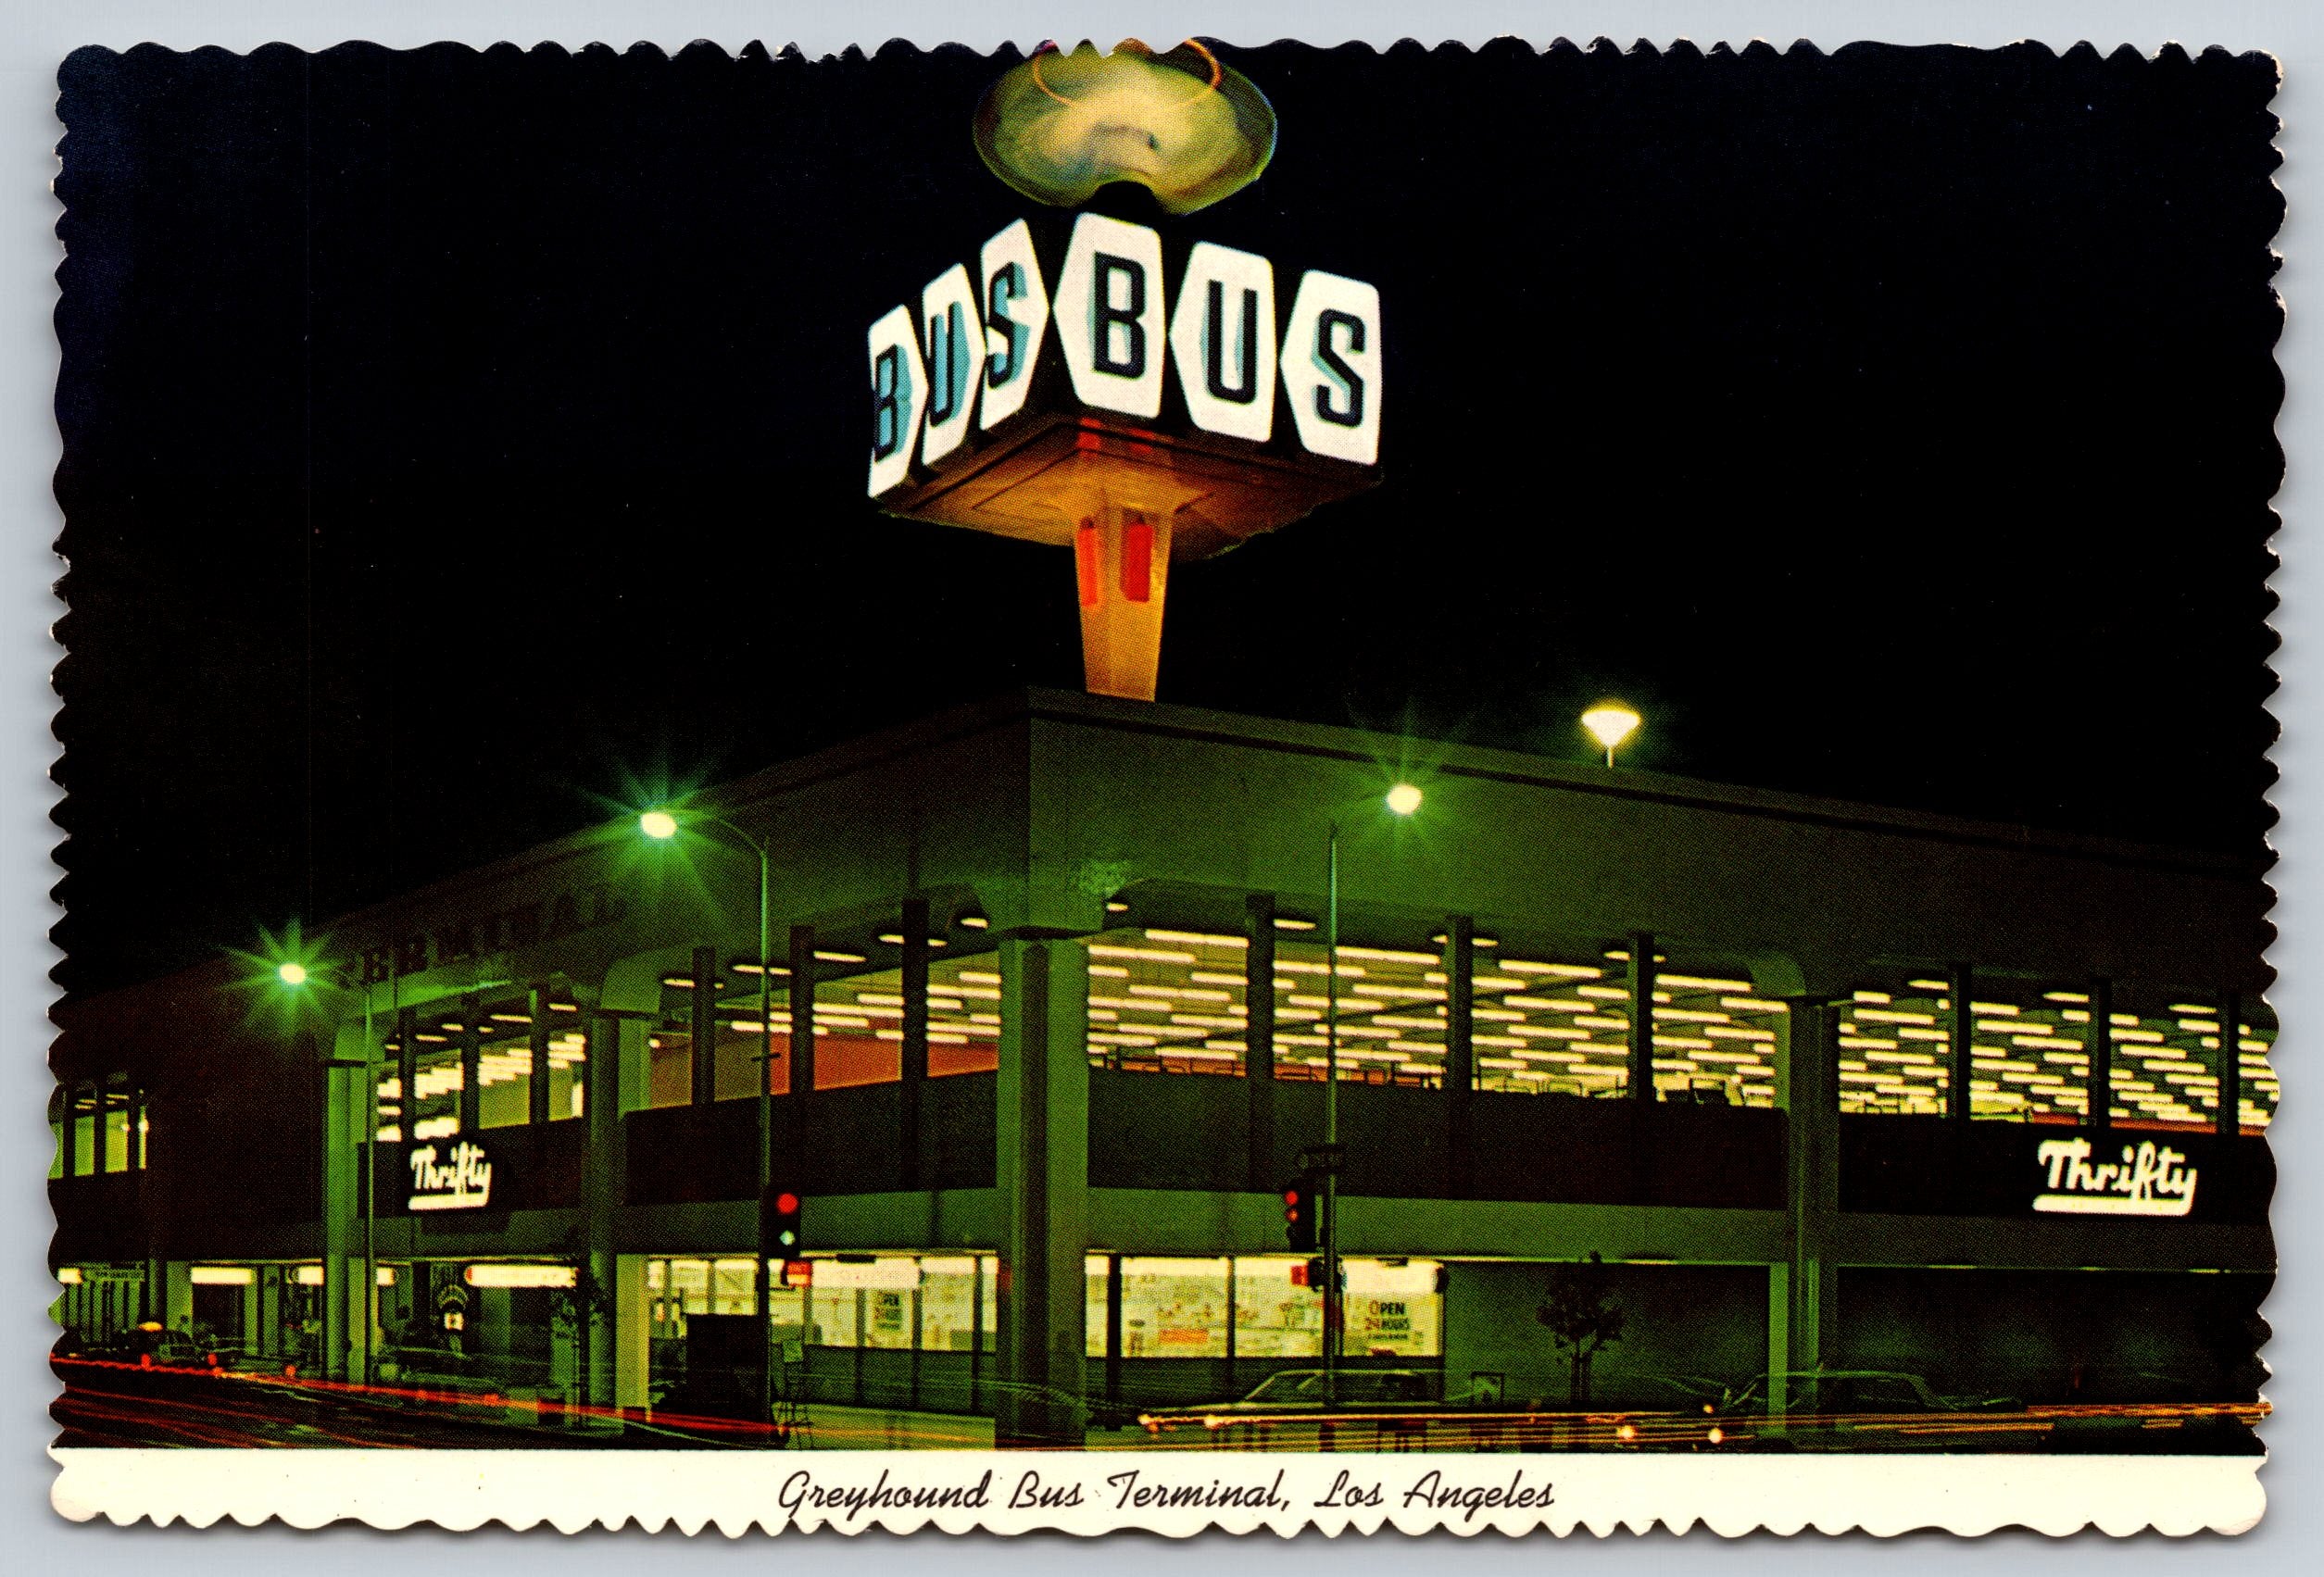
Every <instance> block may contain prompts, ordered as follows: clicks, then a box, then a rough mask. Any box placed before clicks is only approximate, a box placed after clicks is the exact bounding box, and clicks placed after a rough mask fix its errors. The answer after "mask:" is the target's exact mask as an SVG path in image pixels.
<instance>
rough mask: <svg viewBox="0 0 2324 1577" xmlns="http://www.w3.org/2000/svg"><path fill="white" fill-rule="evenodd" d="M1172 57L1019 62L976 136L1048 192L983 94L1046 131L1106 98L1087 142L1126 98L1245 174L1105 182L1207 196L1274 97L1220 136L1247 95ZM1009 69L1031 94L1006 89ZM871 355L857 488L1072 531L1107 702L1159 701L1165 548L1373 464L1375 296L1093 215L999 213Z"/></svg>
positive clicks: (1356, 484) (988, 521)
mask: <svg viewBox="0 0 2324 1577" xmlns="http://www.w3.org/2000/svg"><path fill="white" fill-rule="evenodd" d="M1181 53H1182V51H1173V52H1172V55H1171V56H1149V55H1148V54H1146V53H1145V52H1144V51H1143V50H1142V49H1137V48H1136V47H1135V46H1130V45H1124V49H1123V50H1122V51H1118V52H1117V53H1116V54H1115V55H1112V56H1096V55H1094V54H1093V53H1091V52H1089V51H1087V49H1084V50H1082V51H1077V52H1076V53H1075V54H1074V55H1073V56H1057V55H1055V54H1054V53H1048V54H1043V55H1036V56H1035V57H1034V59H1033V60H1030V61H1028V62H1026V63H1025V65H1024V66H1021V67H1019V68H1017V69H1016V70H1015V71H1013V72H1011V73H1010V74H1009V75H1008V76H1006V77H1004V78H1003V79H1002V80H1001V81H1000V82H999V83H998V84H996V86H995V89H994V92H993V94H988V95H987V97H986V106H985V108H984V110H982V111H980V119H979V128H978V131H979V146H980V149H982V150H983V151H985V153H986V158H987V162H990V163H993V165H994V168H995V169H996V170H997V171H999V172H1001V173H1002V174H1003V177H1004V179H1008V180H1009V181H1010V183H1011V185H1013V186H1016V187H1017V188H1018V189H1019V190H1020V191H1024V192H1026V193H1027V194H1035V195H1041V194H1044V193H1045V192H1046V191H1047V190H1048V188H1046V187H1044V186H1043V185H1042V183H1041V182H1040V181H1032V180H1030V179H1029V178H1027V179H1020V178H1019V174H1020V173H1021V172H1015V171H1013V169H1012V167H1010V166H1008V165H1006V164H1005V162H1003V161H1002V159H1001V156H1000V155H999V154H997V153H996V152H995V151H994V149H995V148H996V147H1000V148H1004V149H1007V150H1011V156H1012V157H1016V158H1018V159H1019V160H1020V161H1022V159H1023V158H1024V157H1028V156H1029V155H1027V154H1026V153H1025V151H1024V150H1025V149H1026V147H1028V146H1030V145H1031V143H1029V142H1028V141H1027V138H1029V137H1030V133H1029V132H1027V133H1025V135H1024V136H1020V137H1018V138H1017V140H1016V141H1014V142H1011V141H1010V139H1009V135H1008V133H1010V132H1011V122H1010V121H1009V120H1008V119H1007V116H1006V114H999V119H996V114H997V112H995V111H994V110H993V107H992V106H993V104H994V102H995V100H996V98H999V99H1001V100H1004V101H1010V102H1024V103H1027V104H1031V105H1034V106H1036V107H1040V108H1042V109H1043V110H1044V112H1045V113H1047V114H1048V115H1049V119H1051V120H1053V121H1055V122H1056V123H1057V124H1056V126H1055V127H1054V128H1052V129H1053V130H1054V131H1056V132H1057V134H1059V135H1063V134H1065V133H1067V132H1070V131H1072V129H1073V128H1074V126H1076V125H1078V124H1079V120H1077V119H1075V117H1074V116H1072V115H1068V114H1065V113H1064V111H1063V110H1062V109H1060V108H1058V107H1057V106H1068V107H1070V106H1074V105H1075V104H1078V103H1082V102H1084V100H1083V99H1080V98H1076V97H1075V96H1074V95H1076V94H1080V95H1085V97H1086V98H1087V101H1088V102H1096V100H1097V99H1098V98H1099V97H1102V96H1104V95H1106V94H1112V95H1113V96H1112V97H1111V98H1108V99H1107V101H1106V102H1107V104H1108V109H1107V115H1106V117H1104V118H1101V119H1103V120H1104V124H1103V125H1102V126H1099V125H1098V124H1097V122H1095V121H1092V122H1091V127H1090V128H1085V130H1088V131H1089V132H1090V134H1091V135H1092V136H1099V133H1103V135H1102V136H1101V137H1100V138H1099V140H1100V142H1104V141H1105V139H1107V138H1116V137H1117V134H1119V133H1121V132H1122V125H1123V124H1128V122H1122V121H1121V117H1123V116H1125V115H1126V116H1130V117H1131V118H1132V119H1133V120H1135V119H1136V118H1137V116H1139V115H1141V114H1145V115H1149V116H1150V118H1152V119H1154V121H1155V125H1154V127H1153V128H1152V129H1151V131H1152V137H1151V145H1152V146H1153V147H1155V148H1158V149H1160V148H1171V147H1177V148H1180V149H1182V150H1198V151H1193V152H1185V153H1184V155H1183V156H1184V157H1187V158H1197V157H1198V153H1199V159H1200V161H1204V162H1203V164H1202V168H1204V169H1212V168H1213V167H1214V166H1215V168H1216V169H1225V170H1228V171H1229V172H1230V173H1232V172H1239V173H1236V174H1235V176H1234V180H1233V181H1231V182H1230V181H1228V179H1227V177H1226V176H1225V175H1220V176H1218V177H1217V178H1216V179H1213V180H1210V184H1209V185H1208V186H1205V185H1204V184H1203V182H1202V181H1198V180H1196V179H1195V178H1194V175H1193V174H1192V173H1187V180H1186V181H1185V182H1182V183H1180V184H1176V185H1174V184H1172V181H1174V179H1175V177H1174V176H1173V174H1172V169H1170V168H1157V169H1139V170H1131V169H1123V170H1117V171H1114V172H1113V174H1112V176H1111V177H1109V178H1110V179H1111V178H1123V179H1136V180H1138V181H1141V182H1142V183H1144V184H1146V185H1148V186H1149V187H1151V188H1152V189H1153V190H1154V191H1155V192H1156V194H1157V197H1158V200H1160V201H1161V202H1162V207H1164V208H1166V209H1167V210H1168V211H1170V212H1174V213H1179V212H1185V211H1187V209H1188V208H1189V207H1200V206H1201V203H1200V202H1197V201H1194V200H1193V197H1192V196H1190V195H1189V194H1196V195H1200V194H1201V193H1202V192H1205V191H1210V192H1214V195H1211V196H1203V197H1202V198H1201V201H1202V202H1207V201H1215V200H1216V197H1217V196H1223V195H1225V194H1226V193H1227V192H1229V191H1232V190H1233V189H1234V186H1235V185H1237V184H1240V183H1241V182H1242V181H1247V180H1249V179H1250V178H1251V177H1253V176H1255V175H1256V173H1257V172H1258V170H1259V169H1261V168H1263V165H1264V163H1265V158H1264V154H1265V152H1266V151H1267V150H1269V149H1271V148H1272V145H1273V135H1274V130H1273V127H1274V123H1273V118H1272V111H1265V115H1266V119H1265V121H1264V127H1263V130H1264V139H1263V145H1260V144H1259V143H1258V142H1257V141H1256V138H1255V133H1251V134H1250V135H1246V136H1245V137H1244V140H1243V141H1242V142H1240V143H1237V142H1236V141H1235V138H1234V137H1233V136H1231V135H1229V134H1228V133H1229V131H1234V130H1236V129H1240V131H1242V132H1245V133H1250V129H1251V127H1252V126H1253V125H1254V124H1255V120H1254V117H1255V115H1256V114H1257V113H1258V112H1259V111H1264V106H1265V101H1264V100H1263V99H1262V98H1260V97H1258V93H1257V90H1256V89H1255V88H1252V87H1250V83H1249V82H1248V81H1247V80H1245V79H1243V78H1241V77H1240V76H1239V75H1238V74H1237V73H1233V72H1230V71H1228V70H1226V69H1225V68H1224V67H1222V66H1220V65H1219V63H1218V62H1217V61H1216V59H1215V58H1214V57H1212V56H1211V55H1210V54H1209V52H1208V51H1206V50H1201V49H1200V48H1199V46H1191V45H1189V46H1186V49H1185V50H1184V51H1183V53H1186V54H1187V64H1186V69H1183V70H1180V69H1175V68H1172V67H1169V66H1167V65H1166V64H1165V63H1167V62H1169V61H1171V60H1173V59H1174V58H1175V57H1176V56H1178V55H1180V54H1181ZM1044 60H1046V61H1048V62H1049V71H1050V73H1051V75H1050V76H1049V77H1047V78H1043V77H1039V76H1038V75H1037V70H1038V68H1039V66H1040V64H1041V62H1043V61H1044ZM1109 62H1113V63H1117V66H1118V69H1117V68H1110V67H1109V65H1108V63H1109ZM1109 71H1112V72H1113V75H1112V76H1109ZM1123 73H1128V75H1123ZM1020 74H1031V77H1032V80H1033V81H1035V82H1036V85H1037V86H1038V89H1039V93H1038V94H1037V95H1033V96H1030V97H1025V98H1023V99H1022V100H1021V101H1012V100H1011V99H1010V94H1011V92H1013V91H1014V90H1013V89H1011V83H1012V81H1014V79H1015V78H1017V77H1018V76H1019V75H1020ZM1117 79H1118V80H1117ZM1172 83H1175V84H1176V86H1175V87H1172V86H1171V84H1172ZM1157 84H1160V85H1159V86H1158V85H1157ZM1133 90H1134V91H1133ZM1165 90H1168V91H1165ZM1206 94H1225V95H1228V96H1231V97H1232V98H1233V99H1234V106H1233V107H1234V108H1235V114H1234V115H1233V116H1229V117H1225V119H1219V118H1218V117H1216V116H1213V117H1212V119H1217V120H1218V125H1217V126H1214V127H1212V128H1211V130H1212V132H1215V133H1216V134H1215V135H1213V136H1212V137H1211V139H1210V141H1208V142H1200V141H1199V140H1195V139H1189V138H1187V137H1184V136H1180V135H1179V134H1178V132H1176V131H1172V129H1171V128H1172V126H1173V125H1175V122H1174V121H1173V120H1172V118H1173V117H1185V116H1189V115H1194V114H1195V113H1196V111H1197V110H1198V109H1199V108H1200V106H1202V105H1203V104H1204V103H1205V102H1206V100H1205V97H1204V95H1206ZM1174 95H1175V96H1174ZM1253 104H1255V105H1256V106H1258V109H1257V110H1254V109H1253V108H1252V107H1251V106H1252V105H1253ZM1080 119H1088V117H1087V116H1084V117H1081V118H1080ZM987 122H991V123H992V124H990V125H988V124H987ZM1117 122H1119V123H1117ZM1139 123H1140V124H1142V122H1139ZM1205 124H1206V125H1207V124H1208V122H1205ZM995 126H997V127H998V128H999V131H994V127H995ZM1220 128H1225V129H1226V130H1225V131H1222V130H1220ZM1165 133H1167V135H1166V134H1165ZM1076 134H1077V133H1076ZM1034 140H1035V141H1037V139H1034ZM988 144H989V145H988ZM1041 145H1042V146H1044V147H1048V144H1041ZM1106 145H1109V146H1110V145H1111V144H1106ZM1139 145H1141V146H1145V145H1147V144H1145V143H1143V142H1141V143H1140V144H1139ZM1253 147H1257V149H1258V151H1257V152H1256V153H1255V154H1254V153H1253V152H1252V148H1253ZM1238 148H1239V149H1240V150H1241V152H1240V153H1239V154H1237V152H1236V150H1237V149H1238ZM1101 151H1102V150H1101V149H1099V147H1098V146H1097V144H1093V145H1092V149H1091V150H1089V152H1090V156H1091V157H1092V158H1097V157H1098V155H1099V153H1100V152H1101ZM1049 154H1050V155H1052V156H1056V157H1058V158H1061V159H1063V160H1064V164H1061V165H1060V166H1059V168H1060V169H1062V168H1064V167H1065V165H1070V164H1072V159H1071V158H1067V157H1066V156H1065V154H1064V152H1062V151H1061V150H1060V149H1058V148H1054V147H1050V148H1049ZM1230 155H1232V157H1230ZM1222 159H1224V160H1225V161H1226V162H1225V163H1224V164H1220V163H1219V162H1218V161H1220V160H1222ZM1099 163H1100V164H1102V163H1103V160H1102V159H1099ZM1163 164H1164V166H1167V165H1168V161H1167V159H1165V160H1164V161H1163ZM1076 168H1078V167H1076ZM1182 173H1184V172H1182ZM1205 179H1209V178H1205ZM1083 195H1087V194H1086V193H1085V194H1083ZM1055 200H1058V201H1061V202H1062V201H1065V200H1067V199H1066V198H1065V197H1063V196H1060V197H1058V198H1056V199H1055ZM866 351H867V356H868V368H867V370H868V375H869V382H870V390H871V394H872V451H871V463H870V467H869V472H868V476H867V480H866V490H867V492H868V493H869V494H870V495H871V496H872V497H873V498H874V499H876V500H877V501H878V502H879V505H880V507H882V508H883V509H886V510H887V511H888V512H889V513H891V514H896V515H901V516H905V517H908V518H911V519H922V520H931V521H936V522H938V523H940V524H945V525H955V526H966V527H969V528H971V529H974V530H977V531H985V532H993V533H995V534H997V535H1000V536H1011V537H1017V538H1020V539H1024V540H1027V541H1033V542H1043V543H1049V544H1053V545H1056V546H1061V547H1070V548H1071V549H1072V550H1073V565H1074V583H1075V589H1076V591H1077V593H1078V597H1079V602H1080V607H1081V629H1082V659H1083V670H1084V677H1085V682H1086V683H1087V686H1088V688H1089V689H1090V690H1092V691H1093V692H1096V693H1097V694H1099V695H1120V696H1126V697H1130V698H1132V699H1137V700H1151V699H1152V698H1153V695H1154V687H1155V677H1156V673H1157V670H1158V669H1159V666H1160V662H1161V653H1162V610H1163V604H1164V599H1165V597H1166V595H1167V593H1168V590H1169V582H1170V568H1171V566H1172V564H1174V563H1184V562H1187V561H1191V560H1196V559H1201V558H1206V557H1212V555H1215V554H1218V553H1222V552H1224V551H1225V550H1226V549H1228V548H1231V547H1233V546H1235V545H1236V544H1238V543H1241V542H1243V541H1244V540H1246V539H1247V538H1249V537H1251V536H1254V535H1257V534H1258V533H1259V532H1265V531H1271V530H1273V529H1274V528H1275V527H1277V526H1280V525H1284V524H1287V523H1288V522H1289V521H1292V520H1295V519H1299V518H1300V516H1302V515H1305V514H1307V513H1308V512H1309V511H1310V510H1312V509H1313V508H1315V507H1317V506H1318V505H1320V504H1325V503H1328V502H1330V501H1332V500H1334V499H1338V498H1343V497H1346V496H1348V495H1349V494H1354V493H1358V492H1361V491H1363V490H1364V489H1366V488H1369V487H1372V486H1375V485H1376V484H1377V483H1378V482H1379V480H1380V472H1379V464H1378V463H1379V445H1380V409H1381V394H1382V367H1383V363H1382V355H1381V351H1382V342H1381V319H1380V297H1379V292H1378V291H1377V290H1376V289H1375V288H1374V287H1373V286H1372V285H1370V284H1367V283H1364V282H1362V281H1359V280H1354V279H1349V278H1345V277H1343V276H1341V275H1338V274H1334V273H1328V272H1325V271H1323V270H1320V269H1309V270H1307V271H1306V272H1304V273H1303V274H1301V275H1300V278H1299V282H1298V285H1297V288H1296V289H1295V290H1293V291H1292V292H1291V293H1290V294H1289V300H1288V308H1287V307H1284V305H1283V303H1282V301H1281V300H1280V297H1279V293H1278V292H1277V290H1276V276H1275V265H1274V264H1273V263H1272V262H1270V261H1269V260H1268V259H1267V258H1265V257H1260V256H1258V255H1256V254H1254V253H1250V252H1243V251H1237V250H1236V249H1235V248H1232V247H1227V246H1222V245H1218V244H1213V243H1211V242H1194V241H1189V240H1186V239H1183V238H1179V237H1176V236H1171V235H1165V234H1163V233H1162V232H1159V231H1157V230H1155V229H1153V228H1151V227H1149V226H1147V225H1141V224H1134V223H1130V222H1128V221H1126V220H1124V219H1115V218H1111V217H1108V216H1106V215H1103V214H1096V213H1084V214H1080V215H1077V216H1075V217H1074V219H1072V220H1071V221H1070V223H1069V222H1068V221H1067V220H1066V219H1064V217H1063V216H1062V215H1059V216H1045V217H1043V218H1040V219H1018V220H1016V221H1014V222H1013V223H1011V224H1009V225H1007V226H1005V227H1004V228H1003V229H1002V230H1001V231H1000V232H999V233H997V234H995V235H994V236H993V237H992V238H991V239H990V240H988V241H986V243H985V244H984V246H983V247H982V249H981V250H980V252H979V253H978V256H977V259H976V264H975V268H974V272H973V273H972V271H971V269H969V267H967V266H965V265H957V264H956V265H954V266H952V267H949V268H948V269H944V270H943V271H942V272H940V273H938V274H937V275H936V277H935V278H933V279H931V280H930V281H929V282H927V284H926V286H925V287H924V288H923V289H922V290H921V292H920V293H919V297H918V300H917V301H916V302H915V303H913V304H911V305H909V306H898V307H893V308H891V309H890V310H888V311H887V312H886V313H885V314H883V315H882V316H881V317H880V318H879V319H878V320H877V321H876V322H874V323H873V325H872V328H871V332H870V333H869V335H868V336H867V342H866ZM1287 416H1288V419H1286V418H1287Z"/></svg>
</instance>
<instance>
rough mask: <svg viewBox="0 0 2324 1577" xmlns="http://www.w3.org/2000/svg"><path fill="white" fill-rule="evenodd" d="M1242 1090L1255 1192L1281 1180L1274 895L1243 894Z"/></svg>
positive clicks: (1250, 1184)
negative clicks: (1245, 946) (1277, 1125)
mask: <svg viewBox="0 0 2324 1577" xmlns="http://www.w3.org/2000/svg"><path fill="white" fill-rule="evenodd" d="M1243 934H1244V935H1245V937H1246V938H1248V939H1249V941H1250V947H1249V949H1248V950H1246V951H1245V953H1244V954H1243V1010H1244V1016H1243V1095H1244V1099H1245V1103H1246V1106H1245V1110H1246V1113H1247V1115H1248V1117H1249V1125H1248V1127H1247V1129H1246V1133H1245V1144H1246V1148H1247V1154H1248V1157H1249V1159H1248V1161H1247V1163H1246V1165H1245V1170H1244V1173H1243V1184H1244V1186H1245V1187H1247V1188H1249V1189H1250V1191H1251V1192H1252V1193H1254V1194H1260V1193H1267V1192H1271V1191H1272V1190H1274V1189H1275V1188H1276V1187H1278V1186H1280V1183H1281V1180H1280V1179H1278V1178H1277V1177H1276V1176H1275V895H1274V894H1273V893H1253V894H1251V895H1249V896H1248V897H1246V898H1245V899H1244V900H1243Z"/></svg>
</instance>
